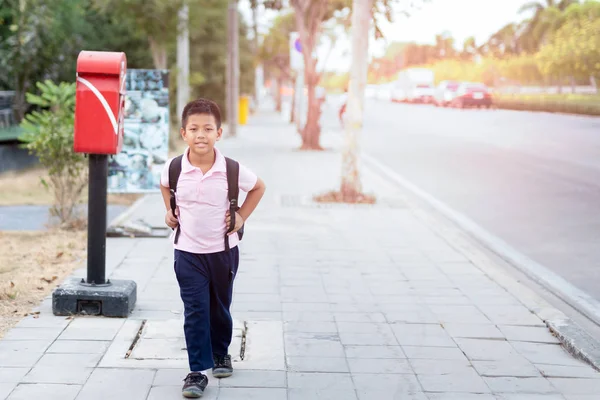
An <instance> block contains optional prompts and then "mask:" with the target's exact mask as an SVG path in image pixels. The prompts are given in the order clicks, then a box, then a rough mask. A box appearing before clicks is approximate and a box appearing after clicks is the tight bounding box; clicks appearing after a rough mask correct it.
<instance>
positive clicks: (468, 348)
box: [455, 338, 518, 361]
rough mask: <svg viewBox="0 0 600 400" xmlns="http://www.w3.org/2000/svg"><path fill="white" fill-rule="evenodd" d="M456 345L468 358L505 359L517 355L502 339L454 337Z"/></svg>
mask: <svg viewBox="0 0 600 400" xmlns="http://www.w3.org/2000/svg"><path fill="white" fill-rule="evenodd" d="M455 340H456V343H458V347H460V348H461V350H462V351H464V353H465V354H466V355H467V357H468V358H469V359H470V360H488V361H489V360H506V359H511V358H514V357H517V356H518V353H517V351H516V350H515V349H514V348H512V347H511V345H510V344H509V343H508V342H506V341H503V340H486V339H463V338H457V339H455Z"/></svg>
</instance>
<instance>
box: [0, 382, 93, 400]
mask: <svg viewBox="0 0 600 400" xmlns="http://www.w3.org/2000/svg"><path fill="white" fill-rule="evenodd" d="M80 390H81V385H63V384H47V383H41V384H31V383H21V384H20V385H19V386H17V387H16V388H15V390H14V391H13V392H12V393H11V394H10V396H9V397H8V398H7V400H31V399H36V398H40V399H44V400H74V399H75V398H76V397H77V394H78V393H79V391H80Z"/></svg>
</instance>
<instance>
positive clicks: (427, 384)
mask: <svg viewBox="0 0 600 400" xmlns="http://www.w3.org/2000/svg"><path fill="white" fill-rule="evenodd" d="M417 378H418V379H419V382H420V383H421V386H423V389H424V390H425V391H426V392H461V393H490V389H489V388H488V386H487V385H486V384H485V382H484V381H483V380H482V379H481V377H480V376H479V375H478V374H477V372H476V371H475V370H474V369H473V368H467V369H463V370H461V371H460V372H459V373H450V374H443V375H433V374H426V375H417Z"/></svg>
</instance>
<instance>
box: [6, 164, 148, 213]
mask: <svg viewBox="0 0 600 400" xmlns="http://www.w3.org/2000/svg"><path fill="white" fill-rule="evenodd" d="M47 176H48V175H47V173H46V171H45V170H44V169H43V168H34V169H29V170H25V171H19V172H6V173H3V174H0V206H15V205H49V204H52V202H53V198H52V193H51V192H50V191H49V190H48V189H46V188H45V187H44V186H43V185H42V184H41V182H40V179H41V178H47ZM141 196H142V195H141V194H130V193H124V194H114V193H111V194H109V195H108V204H118V205H131V204H133V203H134V202H135V201H136V200H137V199H139V198H140V197H141ZM81 201H82V203H86V202H87V189H86V190H85V191H84V194H83V196H82V200H81Z"/></svg>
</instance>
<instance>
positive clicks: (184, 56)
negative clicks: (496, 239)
mask: <svg viewBox="0 0 600 400" xmlns="http://www.w3.org/2000/svg"><path fill="white" fill-rule="evenodd" d="M178 25H179V29H180V31H179V34H178V35H177V116H178V118H181V114H182V113H183V108H184V107H185V105H186V104H187V103H188V101H190V31H189V26H188V25H189V8H188V4H187V2H184V4H183V7H181V9H180V10H179V24H178ZM180 122H181V121H180Z"/></svg>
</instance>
